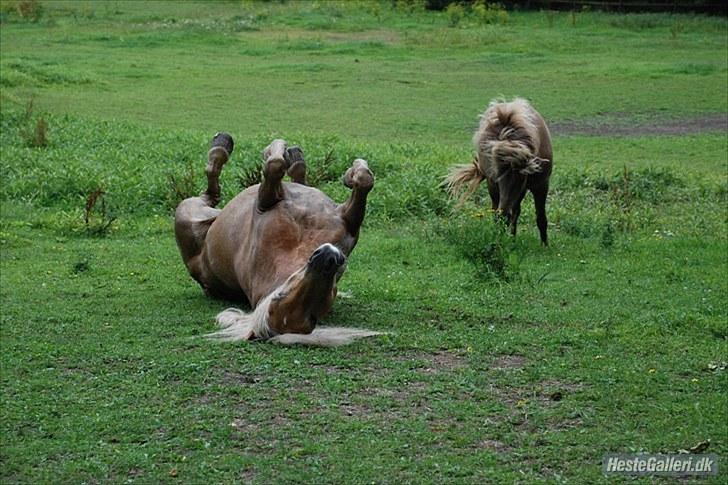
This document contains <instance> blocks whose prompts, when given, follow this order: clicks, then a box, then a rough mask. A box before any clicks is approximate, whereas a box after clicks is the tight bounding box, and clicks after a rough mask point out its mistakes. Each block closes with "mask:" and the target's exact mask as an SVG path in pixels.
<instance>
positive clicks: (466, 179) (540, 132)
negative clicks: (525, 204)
mask: <svg viewBox="0 0 728 485" xmlns="http://www.w3.org/2000/svg"><path fill="white" fill-rule="evenodd" d="M473 143H474V144H475V148H476V155H475V160H474V161H473V163H472V164H470V165H461V166H457V167H453V168H452V169H451V171H450V174H449V175H448V176H447V178H446V179H445V185H446V186H447V188H448V190H449V191H450V192H451V193H452V194H458V193H461V194H462V195H461V196H460V200H459V204H461V203H462V202H463V201H464V200H465V199H466V198H467V197H469V196H470V195H472V194H473V192H475V189H477V188H478V186H479V185H480V184H481V183H482V182H483V180H485V181H486V182H487V184H488V193H489V194H490V199H491V202H492V208H493V210H494V211H496V212H497V213H498V214H500V215H502V216H503V217H504V218H505V220H506V223H507V224H508V225H509V226H510V229H511V233H512V234H514V235H515V234H516V225H517V224H518V216H519V215H520V214H521V201H522V200H523V197H525V195H526V191H527V190H530V191H531V193H532V194H533V201H534V205H535V206H536V225H537V226H538V230H539V232H540V234H541V242H542V243H543V244H544V245H548V235H547V232H546V231H547V225H548V223H547V220H546V196H547V195H548V191H549V178H550V177H551V169H552V165H553V153H552V148H551V135H550V134H549V129H548V127H547V126H546V123H545V122H544V120H543V118H542V117H541V115H540V114H539V113H538V112H537V111H536V110H535V109H534V108H533V107H532V106H531V105H530V104H529V103H528V101H526V100H525V99H521V98H516V99H514V100H513V101H512V102H510V103H506V102H497V101H492V102H491V103H490V105H489V106H488V109H486V110H485V112H484V113H483V114H482V115H481V121H480V126H479V127H478V129H477V131H476V132H475V135H474V136H473Z"/></svg>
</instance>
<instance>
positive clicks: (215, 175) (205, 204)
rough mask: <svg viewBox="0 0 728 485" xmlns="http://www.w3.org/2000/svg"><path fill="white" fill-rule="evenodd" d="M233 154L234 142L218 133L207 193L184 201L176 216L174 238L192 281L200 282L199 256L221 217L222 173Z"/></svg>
mask: <svg viewBox="0 0 728 485" xmlns="http://www.w3.org/2000/svg"><path fill="white" fill-rule="evenodd" d="M232 151H233V139H232V137H231V136H230V135H228V134H226V133H218V134H216V135H215V137H214V138H213V139H212V148H210V151H209V152H208V153H207V167H206V168H205V172H206V173H207V189H206V190H205V191H204V192H203V193H202V194H200V196H199V197H190V198H188V199H185V200H183V201H182V202H181V203H180V204H179V205H178V206H177V210H176V211H175V214H174V234H175V238H176V239H177V246H178V247H179V250H180V253H181V255H182V261H184V263H185V266H187V270H188V271H189V272H190V274H191V275H192V277H193V278H195V279H196V280H197V281H200V282H201V283H202V281H201V279H202V278H203V268H202V267H201V262H200V252H201V250H202V245H203V244H204V242H205V237H206V236H207V231H208V230H209V229H210V226H211V225H212V223H213V222H215V219H216V218H217V215H218V214H219V213H220V210H219V209H215V206H216V205H217V204H218V203H219V202H220V182H219V178H220V171H221V170H222V167H223V165H225V163H226V162H227V161H228V159H229V158H230V153H231V152H232Z"/></svg>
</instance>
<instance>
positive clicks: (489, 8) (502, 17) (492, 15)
mask: <svg viewBox="0 0 728 485" xmlns="http://www.w3.org/2000/svg"><path fill="white" fill-rule="evenodd" d="M471 9H472V11H473V14H474V15H475V18H476V19H478V22H479V23H481V24H484V25H487V24H505V23H506V22H508V12H506V9H505V8H504V7H503V5H502V4H500V3H488V2H486V1H484V0H478V1H477V2H475V3H473V5H472V7H471Z"/></svg>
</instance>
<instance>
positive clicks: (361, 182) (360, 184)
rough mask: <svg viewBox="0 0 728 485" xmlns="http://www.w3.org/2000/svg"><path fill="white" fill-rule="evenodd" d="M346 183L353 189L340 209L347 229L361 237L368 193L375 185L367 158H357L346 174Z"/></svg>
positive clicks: (355, 235)
mask: <svg viewBox="0 0 728 485" xmlns="http://www.w3.org/2000/svg"><path fill="white" fill-rule="evenodd" d="M343 182H344V185H346V186H347V187H349V188H350V189H352V190H351V196H350V197H349V200H347V201H346V202H345V203H343V204H341V206H340V208H339V210H340V211H341V217H342V219H343V220H344V223H345V224H346V230H347V232H348V233H349V234H351V235H352V236H353V237H354V238H355V239H356V238H358V237H359V228H360V227H361V225H362V222H364V215H365V213H366V207H367V195H368V194H369V191H370V190H372V187H374V175H373V174H372V171H371V170H369V164H368V163H367V161H366V160H363V159H361V158H357V159H356V160H354V163H353V164H352V165H351V167H350V168H349V169H348V170H347V171H346V173H345V174H344V179H343Z"/></svg>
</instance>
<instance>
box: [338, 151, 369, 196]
mask: <svg viewBox="0 0 728 485" xmlns="http://www.w3.org/2000/svg"><path fill="white" fill-rule="evenodd" d="M343 182H344V185H345V186H347V187H348V188H350V189H353V188H354V187H357V188H360V189H365V190H366V189H371V188H372V187H373V186H374V174H373V173H372V171H371V170H369V164H368V163H367V161H366V160H363V159H361V158H357V159H356V160H354V163H352V165H351V167H349V169H348V170H347V171H346V173H345V174H344V179H343Z"/></svg>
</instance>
